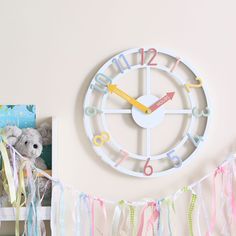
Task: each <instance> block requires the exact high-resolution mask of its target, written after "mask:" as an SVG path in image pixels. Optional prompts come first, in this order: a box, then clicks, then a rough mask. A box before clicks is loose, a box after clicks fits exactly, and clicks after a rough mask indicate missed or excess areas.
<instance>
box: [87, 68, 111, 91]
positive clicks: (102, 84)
mask: <svg viewBox="0 0 236 236" xmlns="http://www.w3.org/2000/svg"><path fill="white" fill-rule="evenodd" d="M95 81H96V82H95V83H94V84H91V86H90V88H91V89H94V90H97V91H99V92H101V93H103V94H106V93H107V85H108V84H111V83H112V80H111V79H110V78H109V77H108V76H106V75H104V74H102V73H99V74H97V75H96V76H95Z"/></svg>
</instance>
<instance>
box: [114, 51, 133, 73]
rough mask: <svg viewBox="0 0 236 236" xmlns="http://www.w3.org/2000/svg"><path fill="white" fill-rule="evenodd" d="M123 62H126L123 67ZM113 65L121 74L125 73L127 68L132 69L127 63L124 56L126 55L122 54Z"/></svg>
mask: <svg viewBox="0 0 236 236" xmlns="http://www.w3.org/2000/svg"><path fill="white" fill-rule="evenodd" d="M121 61H123V62H124V64H125V66H124V65H123V63H122V62H121ZM112 63H114V65H115V66H116V67H117V68H118V70H119V71H120V73H124V70H125V68H128V69H130V68H131V66H130V64H129V62H128V61H127V59H126V57H125V56H124V54H120V55H119V57H118V59H116V58H114V59H112Z"/></svg>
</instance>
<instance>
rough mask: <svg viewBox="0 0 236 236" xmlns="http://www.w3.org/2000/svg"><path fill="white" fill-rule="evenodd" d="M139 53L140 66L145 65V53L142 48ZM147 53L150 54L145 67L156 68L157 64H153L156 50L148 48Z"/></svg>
mask: <svg viewBox="0 0 236 236" xmlns="http://www.w3.org/2000/svg"><path fill="white" fill-rule="evenodd" d="M139 51H140V53H141V65H144V64H145V59H146V58H145V51H144V48H140V50H139ZM147 53H150V54H152V56H151V58H150V60H149V61H148V62H147V65H148V66H156V65H157V63H156V62H153V61H154V60H155V58H156V56H157V54H158V52H157V50H156V49H155V48H149V49H148V50H147Z"/></svg>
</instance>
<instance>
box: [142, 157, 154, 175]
mask: <svg viewBox="0 0 236 236" xmlns="http://www.w3.org/2000/svg"><path fill="white" fill-rule="evenodd" d="M149 162H150V158H148V159H147V161H146V163H145V166H144V170H143V172H144V174H145V175H146V176H150V175H152V173H153V167H152V166H151V165H149Z"/></svg>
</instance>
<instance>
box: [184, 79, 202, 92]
mask: <svg viewBox="0 0 236 236" xmlns="http://www.w3.org/2000/svg"><path fill="white" fill-rule="evenodd" d="M195 80H197V81H199V83H198V84H185V88H186V90H187V92H188V93H189V92H190V88H201V87H202V79H201V78H199V77H197V78H195Z"/></svg>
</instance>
